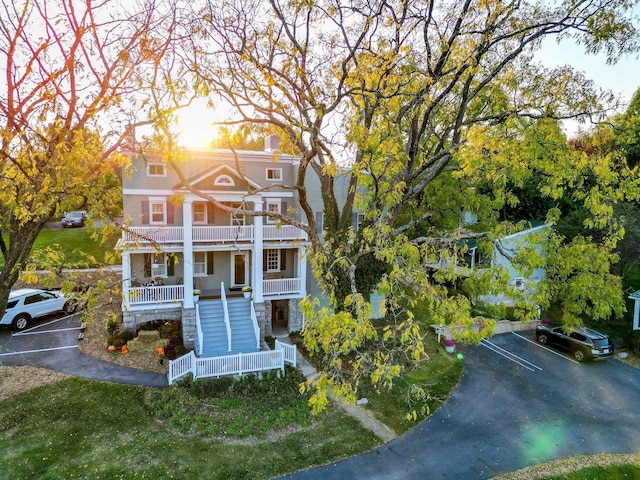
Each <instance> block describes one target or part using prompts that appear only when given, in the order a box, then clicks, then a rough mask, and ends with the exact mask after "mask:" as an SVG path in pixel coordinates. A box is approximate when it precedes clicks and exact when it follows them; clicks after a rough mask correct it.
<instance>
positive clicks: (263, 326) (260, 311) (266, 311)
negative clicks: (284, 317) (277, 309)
mask: <svg viewBox="0 0 640 480" xmlns="http://www.w3.org/2000/svg"><path fill="white" fill-rule="evenodd" d="M253 309H254V310H255V311H256V319H257V320H258V327H259V328H260V339H261V340H264V337H265V336H266V335H271V302H264V303H254V304H253ZM267 318H268V321H267Z"/></svg>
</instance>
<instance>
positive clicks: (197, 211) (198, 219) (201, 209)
mask: <svg viewBox="0 0 640 480" xmlns="http://www.w3.org/2000/svg"><path fill="white" fill-rule="evenodd" d="M192 211H193V224H194V225H206V224H207V202H193V204H192Z"/></svg>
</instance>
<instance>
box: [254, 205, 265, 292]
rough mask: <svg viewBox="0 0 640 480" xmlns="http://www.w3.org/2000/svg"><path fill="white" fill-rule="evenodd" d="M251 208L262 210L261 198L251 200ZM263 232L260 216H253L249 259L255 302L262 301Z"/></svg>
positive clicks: (258, 211)
mask: <svg viewBox="0 0 640 480" xmlns="http://www.w3.org/2000/svg"><path fill="white" fill-rule="evenodd" d="M253 205H254V207H253V210H254V211H255V212H256V213H260V212H262V199H256V200H254V202H253ZM263 235H264V232H263V231H262V216H261V215H258V216H255V217H253V251H252V253H251V254H252V257H253V258H252V259H251V286H252V287H253V301H254V302H256V303H262V302H264V290H263V288H262V287H263V285H262V283H263V275H262V269H263V265H262V250H263V248H264V242H263Z"/></svg>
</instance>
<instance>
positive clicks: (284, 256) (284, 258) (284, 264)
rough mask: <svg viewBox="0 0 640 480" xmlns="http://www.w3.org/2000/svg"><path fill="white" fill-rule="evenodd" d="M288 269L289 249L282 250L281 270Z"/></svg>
mask: <svg viewBox="0 0 640 480" xmlns="http://www.w3.org/2000/svg"><path fill="white" fill-rule="evenodd" d="M286 269H287V250H280V271H285V270H286Z"/></svg>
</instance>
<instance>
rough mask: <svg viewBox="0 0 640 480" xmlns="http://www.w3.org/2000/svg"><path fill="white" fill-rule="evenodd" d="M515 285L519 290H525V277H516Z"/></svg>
mask: <svg viewBox="0 0 640 480" xmlns="http://www.w3.org/2000/svg"><path fill="white" fill-rule="evenodd" d="M513 285H514V287H515V288H516V289H517V290H524V287H525V281H524V277H516V278H515V279H514V280H513Z"/></svg>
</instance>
